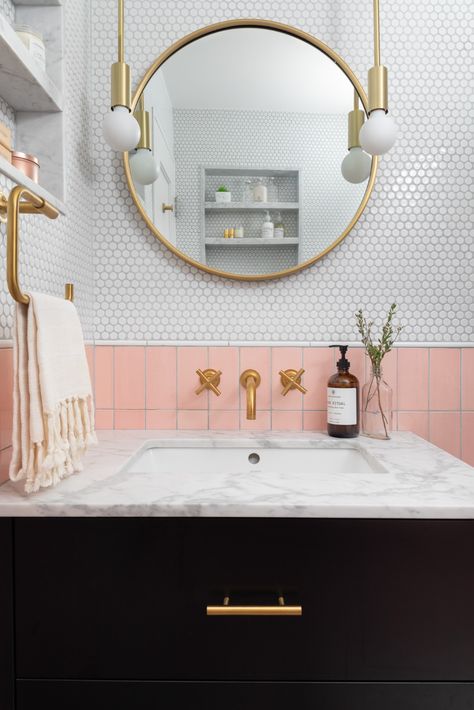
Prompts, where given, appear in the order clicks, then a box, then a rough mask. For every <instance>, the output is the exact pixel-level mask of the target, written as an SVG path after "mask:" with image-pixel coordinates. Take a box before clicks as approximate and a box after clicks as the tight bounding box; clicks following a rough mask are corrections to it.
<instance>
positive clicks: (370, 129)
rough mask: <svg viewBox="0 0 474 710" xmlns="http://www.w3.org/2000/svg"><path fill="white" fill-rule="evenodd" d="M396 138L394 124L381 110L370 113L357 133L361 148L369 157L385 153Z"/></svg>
mask: <svg viewBox="0 0 474 710" xmlns="http://www.w3.org/2000/svg"><path fill="white" fill-rule="evenodd" d="M396 137H397V126H396V123H395V121H394V120H393V118H392V117H391V116H389V115H388V113H385V111H384V110H383V109H377V110H376V111H372V113H371V114H370V116H369V118H368V119H367V121H365V123H364V125H363V126H362V128H361V129H360V133H359V140H360V144H361V146H362V148H363V149H364V150H365V151H366V152H367V153H370V154H371V155H383V153H386V152H387V151H388V150H390V148H391V147H392V146H393V144H394V143H395V139H396Z"/></svg>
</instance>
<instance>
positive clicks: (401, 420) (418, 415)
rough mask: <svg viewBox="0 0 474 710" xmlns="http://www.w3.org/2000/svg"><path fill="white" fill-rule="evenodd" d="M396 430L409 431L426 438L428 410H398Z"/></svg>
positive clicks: (427, 432)
mask: <svg viewBox="0 0 474 710" xmlns="http://www.w3.org/2000/svg"><path fill="white" fill-rule="evenodd" d="M398 431H411V432H413V434H418V436H421V437H423V439H427V440H428V439H429V415H428V412H398Z"/></svg>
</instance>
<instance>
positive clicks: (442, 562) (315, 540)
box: [0, 518, 474, 710]
mask: <svg viewBox="0 0 474 710" xmlns="http://www.w3.org/2000/svg"><path fill="white" fill-rule="evenodd" d="M0 530H1V532H2V535H1V538H2V546H1V548H0V565H1V567H0V602H1V604H0V626H1V635H0V661H1V669H0V708H1V709H2V710H38V709H39V710H43V708H44V709H45V710H46V709H47V710H64V708H67V710H84V708H87V710H99V708H100V710H103V708H109V707H113V708H114V710H145V709H146V710H148V709H149V708H155V707H156V708H158V707H167V706H168V707H172V708H177V709H181V708H188V707H189V708H191V707H193V708H202V709H203V710H217V709H219V710H222V708H225V709H226V710H242V709H243V708H245V709H246V710H253V709H254V708H255V710H257V708H258V710H260V709H261V708H274V709H275V710H280V709H281V710H282V709H283V708H285V709H287V708H288V707H294V708H297V710H306V709H308V710H309V709H310V708H311V710H314V708H318V709H321V710H326V709H327V710H359V708H360V710H381V708H383V709H384V710H424V709H425V708H426V709H429V710H448V708H449V710H464V709H467V708H474V522H472V521H454V520H453V521H449V520H442V521H441V520H440V521H423V520H416V521H415V520H356V519H354V520H329V519H325V520H321V519H318V520H316V519H239V518H234V519H231V518H224V519H223V518H25V519H15V520H8V519H3V520H0ZM226 596H227V597H229V604H230V605H233V604H240V605H246V604H253V605H255V604H258V605H260V604H264V605H274V604H277V599H278V597H279V596H283V597H284V599H285V603H286V604H291V605H301V606H302V609H303V613H302V616H207V615H206V606H207V605H208V604H212V605H220V604H222V602H223V599H224V597H226Z"/></svg>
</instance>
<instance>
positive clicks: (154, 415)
mask: <svg viewBox="0 0 474 710" xmlns="http://www.w3.org/2000/svg"><path fill="white" fill-rule="evenodd" d="M176 423H177V422H176V410H174V409H172V410H169V411H165V410H163V409H147V412H146V428H147V429H176Z"/></svg>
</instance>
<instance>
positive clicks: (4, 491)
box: [0, 431, 474, 519]
mask: <svg viewBox="0 0 474 710" xmlns="http://www.w3.org/2000/svg"><path fill="white" fill-rule="evenodd" d="M148 441H153V443H154V444H156V445H157V446H171V447H176V446H179V447H205V446H209V445H212V446H213V447H226V446H231V447H239V448H240V447H243V448H247V447H248V448H249V449H250V450H253V449H255V448H257V447H259V448H264V447H272V448H273V447H276V448H294V447H304V448H327V447H329V448H338V447H339V448H355V449H357V450H359V451H361V452H362V453H363V454H364V455H365V456H366V457H369V458H372V459H375V460H376V461H377V462H378V464H380V465H381V466H382V467H383V469H385V472H371V473H363V474H362V473H332V472H330V471H329V470H328V471H327V472H325V471H324V472H323V471H318V473H317V474H316V475H315V476H314V477H312V476H308V474H306V475H301V474H298V472H297V466H295V468H293V469H292V470H291V471H287V472H285V473H278V474H268V473H267V474H263V473H255V474H253V475H250V474H249V473H242V474H241V473H232V474H228V473H226V472H225V471H223V472H222V474H220V473H219V474H216V473H213V474H210V473H207V474H206V473H195V474H192V473H189V472H187V471H183V473H179V474H176V473H174V474H170V473H126V472H124V471H123V470H122V469H123V467H124V464H125V463H126V462H127V461H128V460H129V459H130V457H131V456H132V455H133V454H134V453H135V452H136V450H137V449H138V448H140V447H141V446H142V445H143V444H144V443H145V442H148ZM210 442H211V444H210ZM0 516H11V517H19V516H22V517H24V516H26V517H43V516H51V517H53V516H58V517H65V516H70V517H74V516H75V517H87V516H91V517H114V516H130V517H139V516H140V517H143V516H144V517H153V516H157V517H160V516H161V517H163V516H170V517H184V516H194V517H199V516H207V517H295V518H296V517H298V518H308V517H315V518H447V519H448V518H474V468H471V467H470V466H468V465H466V464H464V463H463V462H462V461H460V460H459V459H456V458H454V457H453V456H451V455H449V454H447V453H446V452H444V451H442V450H441V449H438V448H437V447H435V446H433V445H432V444H429V443H428V442H426V441H424V440H423V439H421V438H419V437H417V436H415V435H414V434H410V433H402V432H398V433H396V434H394V435H393V438H392V439H391V440H390V441H375V440H372V439H368V438H365V437H359V438H357V439H345V440H344V439H334V438H331V437H328V436H327V435H326V434H323V433H318V432H302V433H299V432H298V433H297V432H295V433H293V432H252V433H250V432H183V431H176V432H155V431H110V432H104V431H103V432H100V443H99V446H97V447H94V448H92V449H91V450H90V451H89V452H88V454H87V456H86V459H85V465H84V470H83V471H82V472H81V473H78V474H76V475H74V476H71V477H70V478H68V479H66V480H64V481H62V482H61V483H60V484H59V485H58V486H57V487H56V488H52V489H45V490H42V491H39V492H38V493H35V494H33V495H30V496H26V495H25V494H23V493H22V485H21V483H18V484H13V483H11V482H9V483H6V484H4V485H3V486H1V487H0Z"/></svg>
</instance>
